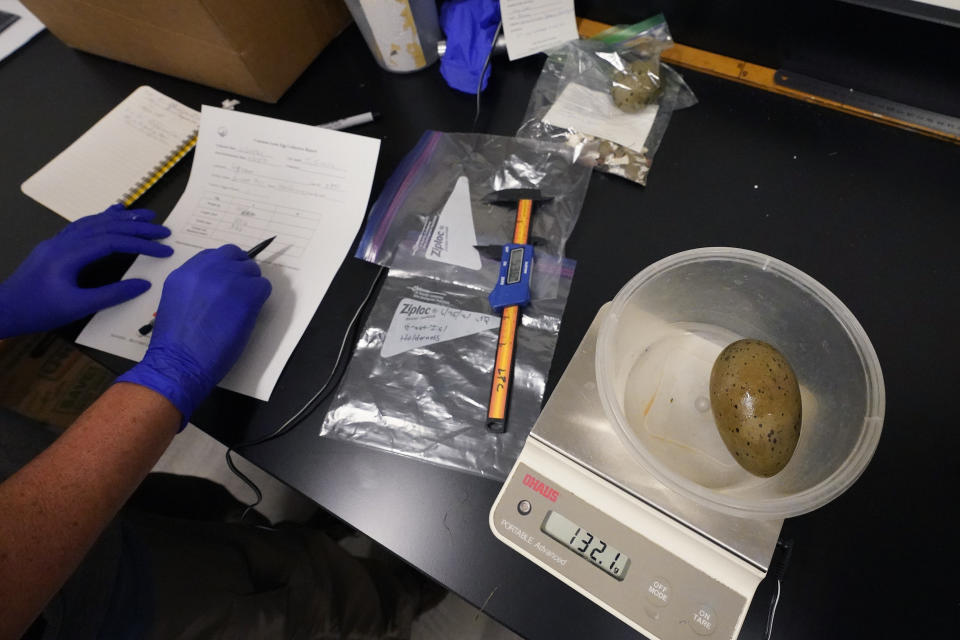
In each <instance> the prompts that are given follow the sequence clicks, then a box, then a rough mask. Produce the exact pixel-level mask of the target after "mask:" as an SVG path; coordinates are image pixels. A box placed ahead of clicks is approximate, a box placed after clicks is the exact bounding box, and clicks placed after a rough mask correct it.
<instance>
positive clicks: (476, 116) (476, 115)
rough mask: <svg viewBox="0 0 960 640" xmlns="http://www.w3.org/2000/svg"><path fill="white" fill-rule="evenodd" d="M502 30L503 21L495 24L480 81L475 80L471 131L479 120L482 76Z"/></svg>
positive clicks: (488, 64)
mask: <svg viewBox="0 0 960 640" xmlns="http://www.w3.org/2000/svg"><path fill="white" fill-rule="evenodd" d="M502 28H503V20H501V21H500V22H498V23H497V30H496V31H494V32H493V40H491V41H490V51H488V52H487V59H486V60H484V61H483V69H481V70H480V79H479V80H477V109H476V111H474V113H473V129H474V131H476V129H477V121H479V120H480V91H481V87H483V76H484V75H485V74H486V73H487V68H488V67H489V66H490V58H492V57H493V50H494V49H495V48H496V47H497V38H499V37H500V30H501V29H502Z"/></svg>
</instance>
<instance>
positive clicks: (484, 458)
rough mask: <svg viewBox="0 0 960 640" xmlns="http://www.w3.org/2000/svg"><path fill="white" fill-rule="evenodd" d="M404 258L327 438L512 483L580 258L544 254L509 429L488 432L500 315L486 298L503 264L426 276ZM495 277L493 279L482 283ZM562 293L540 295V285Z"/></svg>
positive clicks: (520, 343) (329, 419)
mask: <svg viewBox="0 0 960 640" xmlns="http://www.w3.org/2000/svg"><path fill="white" fill-rule="evenodd" d="M404 253H405V252H403V253H399V254H398V255H399V256H400V257H398V258H397V260H395V261H394V265H393V267H392V268H391V269H390V272H389V275H388V276H387V278H386V279H385V280H384V283H383V287H382V289H381V290H380V293H379V294H378V296H377V301H376V303H375V305H374V307H373V308H372V310H371V312H370V315H369V317H368V318H367V323H366V326H365V327H364V330H363V333H362V335H361V336H360V338H359V340H358V341H357V345H356V348H355V350H354V354H353V357H352V358H351V360H350V364H349V365H348V367H347V370H346V372H345V374H344V377H343V380H342V382H341V384H340V387H339V388H338V390H337V395H336V397H335V398H334V400H333V401H332V402H331V404H330V407H329V409H328V412H327V415H326V418H325V419H324V423H323V427H322V430H321V432H320V435H322V436H327V437H333V438H337V439H341V440H349V441H352V442H356V443H360V444H364V445H367V446H372V447H376V448H380V449H384V450H387V451H391V452H394V453H398V454H401V455H406V456H411V457H415V458H419V459H421V460H425V461H428V462H432V463H435V464H440V465H444V466H447V467H453V468H456V469H460V470H464V471H468V472H471V473H475V474H479V475H483V476H487V477H491V478H496V479H500V480H502V479H504V478H506V476H507V473H509V471H510V468H511V467H512V465H513V463H514V462H515V461H516V459H517V456H519V455H520V449H521V448H522V447H523V443H524V441H525V440H526V437H527V435H528V434H529V433H530V429H531V428H532V427H533V423H534V422H535V421H536V418H537V416H538V415H539V413H540V403H541V402H542V400H543V392H544V387H545V385H546V378H547V374H548V373H549V370H550V362H551V360H552V359H553V352H554V349H555V347H556V341H557V333H558V331H559V329H560V319H561V316H562V315H563V309H564V307H565V306H566V302H567V295H568V294H569V291H570V282H571V280H572V278H573V270H574V267H575V263H574V262H573V261H572V260H559V259H554V258H549V257H546V256H540V257H539V258H535V263H534V267H533V274H532V278H531V291H532V297H533V299H532V300H531V302H530V304H529V305H527V306H526V307H524V308H523V310H522V311H521V326H520V327H519V329H518V331H517V343H516V355H515V364H514V374H513V383H512V387H511V392H510V396H509V409H508V413H507V431H506V432H505V433H502V434H495V433H491V432H490V431H488V430H487V427H486V415H487V402H488V400H489V395H490V384H491V380H492V374H493V361H494V356H495V355H496V350H497V339H498V330H499V327H500V318H499V316H498V315H497V314H495V313H493V312H492V311H491V310H490V307H489V305H488V303H487V294H488V293H489V287H490V286H492V283H493V281H494V280H495V279H496V274H497V272H498V270H499V268H498V265H497V263H496V262H495V261H493V260H484V261H483V267H482V269H481V273H482V274H483V277H478V278H476V281H475V282H474V283H473V284H468V283H465V282H459V283H458V282H450V281H446V280H441V279H437V278H432V277H426V276H423V275H419V274H418V273H417V272H418V271H420V270H421V269H422V268H423V264H422V262H423V260H424V259H423V258H417V257H414V256H409V254H406V255H407V256H408V257H406V258H405V257H402V256H403V255H404ZM483 281H485V282H486V284H482V285H481V284H479V283H480V282H483ZM544 283H554V284H555V286H547V287H546V288H548V289H552V293H551V295H549V296H548V297H541V296H540V295H538V293H537V292H538V291H540V292H542V291H543V290H544V289H545V286H544Z"/></svg>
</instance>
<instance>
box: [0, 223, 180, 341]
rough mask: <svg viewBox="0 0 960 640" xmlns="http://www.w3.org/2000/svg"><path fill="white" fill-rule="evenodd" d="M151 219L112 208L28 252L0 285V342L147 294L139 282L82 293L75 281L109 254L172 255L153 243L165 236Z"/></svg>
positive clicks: (143, 282)
mask: <svg viewBox="0 0 960 640" xmlns="http://www.w3.org/2000/svg"><path fill="white" fill-rule="evenodd" d="M154 215H155V214H154V213H153V212H152V211H148V210H147V209H131V210H129V211H128V210H127V209H124V208H123V205H114V206H112V207H110V208H109V209H107V210H106V211H104V212H103V213H99V214H97V215H93V216H87V217H85V218H80V219H79V220H77V221H76V222H72V223H70V224H69V225H67V226H66V227H65V228H64V229H63V231H61V232H60V233H58V234H57V235H55V236H54V237H52V238H50V239H49V240H44V241H43V242H41V243H40V244H38V245H37V246H36V247H34V249H33V251H32V252H30V255H29V256H27V259H26V260H24V261H23V264H21V265H20V266H19V267H18V268H17V270H16V271H15V272H14V273H13V275H12V276H10V277H9V278H8V279H7V280H5V281H4V282H2V283H0V338H8V337H10V336H16V335H20V334H24V333H33V332H37V331H47V330H49V329H53V328H56V327H59V326H62V325H65V324H67V323H70V322H73V321H74V320H79V319H80V318H83V317H86V316H88V315H90V314H92V313H94V312H96V311H99V310H100V309H104V308H106V307H110V306H113V305H115V304H120V303H121V302H126V301H127V300H129V299H130V298H135V297H137V296H138V295H140V294H141V293H143V292H144V291H146V290H147V289H149V288H150V283H149V282H148V281H147V280H142V279H139V278H130V279H128V280H121V281H120V282H115V283H113V284H108V285H106V286H103V287H92V288H83V287H80V286H79V285H78V284H77V276H78V275H79V273H80V270H81V269H83V267H85V266H87V265H88V264H90V263H91V262H94V261H96V260H99V259H100V258H105V257H106V256H108V255H110V254H112V253H142V254H144V255H148V256H154V257H157V258H165V257H167V256H169V255H170V254H172V253H173V248H172V247H169V246H167V245H162V244H160V243H159V242H154V240H156V239H157V238H165V237H167V236H168V235H170V230H169V229H167V228H166V227H162V226H160V225H157V224H153V223H151V222H150V220H152V219H153V217H154Z"/></svg>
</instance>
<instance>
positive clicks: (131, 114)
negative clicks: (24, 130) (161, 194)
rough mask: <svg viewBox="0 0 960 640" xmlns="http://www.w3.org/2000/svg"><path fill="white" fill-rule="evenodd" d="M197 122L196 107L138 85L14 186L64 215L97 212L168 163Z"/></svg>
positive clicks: (186, 141) (129, 191) (85, 214)
mask: <svg viewBox="0 0 960 640" xmlns="http://www.w3.org/2000/svg"><path fill="white" fill-rule="evenodd" d="M199 124H200V113H199V112H198V111H195V110H194V109H191V108H189V107H187V106H184V105H182V104H180V103H179V102H177V101H176V100H173V99H172V98H168V97H167V96H165V95H163V94H162V93H160V92H159V91H157V90H155V89H153V88H151V87H147V86H143V87H140V88H138V89H137V90H136V91H134V92H133V93H131V94H130V95H129V96H128V97H127V98H126V99H125V100H124V101H123V102H121V103H120V104H119V105H117V106H116V107H115V108H114V109H113V110H112V111H110V113H108V114H107V115H105V116H104V117H103V118H101V119H100V120H99V121H98V122H97V123H96V124H95V125H93V126H92V127H91V128H90V129H89V130H87V132H86V133H84V134H83V135H82V136H80V137H79V138H78V139H77V140H76V141H75V142H74V143H73V144H71V145H70V146H69V147H67V148H66V149H65V150H64V151H63V152H62V153H60V155H58V156H57V157H55V158H54V159H53V160H51V161H50V162H48V163H47V164H46V166H44V167H43V168H42V169H40V170H39V171H38V172H37V173H35V174H34V175H32V176H31V177H30V178H28V179H27V181H26V182H24V183H23V185H21V187H20V188H21V189H22V190H23V192H24V193H25V194H27V195H28V196H30V197H31V198H33V199H34V200H36V201H37V202H39V203H40V204H42V205H44V206H45V207H48V208H50V209H52V210H53V211H55V212H56V213H58V214H60V215H61V216H63V217H64V218H66V219H67V220H76V219H77V218H81V217H83V216H87V215H90V214H93V213H99V212H101V211H103V210H104V209H106V208H107V207H109V206H110V205H112V204H114V203H116V202H119V201H121V200H123V199H124V198H125V196H126V195H127V194H129V193H132V192H133V191H135V190H136V189H138V187H139V186H140V185H143V184H144V183H146V182H147V181H149V180H150V179H151V178H152V177H153V176H154V175H155V174H156V173H158V172H159V171H161V170H162V169H163V168H164V167H165V166H166V165H168V164H170V162H171V159H173V158H175V157H176V156H177V154H178V152H179V151H181V150H182V149H183V148H184V145H186V144H188V143H189V142H190V141H191V139H192V138H193V137H194V134H195V133H196V130H197V127H198V126H199ZM167 168H168V167H167Z"/></svg>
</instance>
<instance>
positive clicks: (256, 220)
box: [77, 106, 380, 400]
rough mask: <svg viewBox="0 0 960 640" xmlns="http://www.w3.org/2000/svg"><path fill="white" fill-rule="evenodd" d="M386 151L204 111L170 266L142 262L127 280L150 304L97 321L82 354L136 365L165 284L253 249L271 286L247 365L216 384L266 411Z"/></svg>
mask: <svg viewBox="0 0 960 640" xmlns="http://www.w3.org/2000/svg"><path fill="white" fill-rule="evenodd" d="M379 150H380V141H379V140H376V139H373V138H366V137H363V136H357V135H353V134H349V133H343V132H340V131H331V130H329V129H321V128H317V127H312V126H308V125H303V124H296V123H293V122H286V121H283V120H275V119H272V118H265V117H262V116H255V115H250V114H245V113H239V112H235V111H227V110H224V109H218V108H215V107H209V106H204V107H203V110H202V113H201V121H200V134H199V138H198V141H197V148H196V157H195V158H194V162H193V168H192V170H191V173H190V179H189V181H188V183H187V188H186V190H185V191H184V193H183V196H181V198H180V201H179V202H178V203H177V205H176V207H174V209H173V211H172V212H171V213H170V216H169V217H168V218H167V220H166V222H165V224H166V225H167V226H168V227H170V229H171V230H172V232H173V233H172V234H171V236H170V238H168V239H167V242H168V243H169V244H171V245H172V246H173V247H174V255H173V256H172V257H170V258H165V259H161V258H151V257H148V256H140V257H139V258H137V260H136V261H135V262H134V263H133V265H132V266H131V267H130V270H129V271H128V272H127V274H126V276H125V277H128V278H129V277H140V278H146V279H147V280H150V281H151V282H152V283H153V286H152V287H151V288H150V290H149V291H147V293H145V294H143V295H142V296H140V297H138V298H135V299H134V300H131V301H129V302H126V303H124V304H121V305H119V306H116V307H112V308H110V309H105V310H104V311H101V312H100V313H98V314H97V315H96V316H95V317H94V318H93V320H91V321H90V323H89V324H88V325H87V326H86V328H85V329H84V330H83V332H82V333H81V334H80V336H79V337H78V338H77V342H78V343H80V344H83V345H86V346H89V347H94V348H96V349H101V350H103V351H107V352H110V353H113V354H116V355H119V356H123V357H125V358H129V359H131V360H139V359H140V358H142V357H143V354H144V353H145V352H146V349H147V345H148V342H149V340H148V338H149V337H146V338H145V337H143V336H141V335H140V334H139V332H138V329H139V327H141V326H142V325H144V324H145V323H146V322H148V321H149V320H150V318H151V317H152V316H153V313H154V312H155V311H156V309H157V304H158V302H159V299H160V291H161V285H162V283H163V280H164V279H165V278H166V276H167V274H168V273H169V272H170V271H172V270H173V269H175V268H176V267H178V266H180V265H181V264H182V263H183V262H185V261H186V260H187V259H188V258H190V257H191V256H193V255H194V254H195V253H197V252H198V251H200V250H201V249H206V248H211V247H218V246H220V245H222V244H225V243H233V244H236V245H238V246H240V247H241V248H243V249H250V248H251V247H253V246H254V245H255V244H257V243H258V242H260V241H262V240H265V239H266V238H269V237H271V236H274V235H275V236H277V239H276V240H274V241H273V243H272V244H271V245H270V246H269V247H267V249H266V250H264V251H263V253H261V254H260V255H259V256H258V257H257V261H258V262H260V266H261V270H262V272H263V274H264V276H266V277H267V278H268V279H269V280H270V283H271V284H272V285H273V293H272V294H271V295H270V298H269V299H268V300H267V303H266V305H264V307H263V310H262V311H261V312H260V316H259V317H258V319H257V325H256V327H255V328H254V331H253V335H252V336H251V338H250V342H249V343H248V344H247V347H246V349H245V350H244V352H243V355H242V356H241V357H240V360H239V361H238V362H237V364H236V365H235V366H234V368H233V369H232V370H231V371H230V373H229V374H227V376H226V378H224V380H223V381H222V382H221V383H220V386H221V387H223V388H225V389H230V390H232V391H236V392H238V393H242V394H245V395H249V396H253V397H255V398H257V399H260V400H268V399H269V398H270V393H271V392H272V391H273V387H274V385H275V384H276V381H277V379H278V378H279V377H280V373H281V371H282V370H283V367H284V365H285V364H286V362H287V360H288V359H289V357H290V354H291V353H292V352H293V349H294V347H295V346H296V345H297V342H299V340H300V337H301V336H302V335H303V332H304V331H305V330H306V327H307V324H308V323H309V322H310V319H311V318H312V317H313V314H314V312H315V311H316V309H317V306H318V305H319V304H320V301H321V300H322V299H323V296H324V294H325V293H326V291H327V288H328V287H329V286H330V282H331V281H332V280H333V277H334V275H335V274H336V272H337V270H338V269H339V268H340V264H341V263H342V262H343V260H344V258H345V257H346V255H347V251H349V249H350V245H351V244H352V243H353V240H354V237H355V236H356V234H357V232H358V231H359V229H360V224H361V222H362V221H363V216H364V213H365V211H366V208H367V201H368V199H369V197H370V187H371V185H372V183H373V174H374V171H375V169H376V164H377V155H378V154H379Z"/></svg>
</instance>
